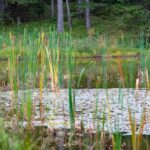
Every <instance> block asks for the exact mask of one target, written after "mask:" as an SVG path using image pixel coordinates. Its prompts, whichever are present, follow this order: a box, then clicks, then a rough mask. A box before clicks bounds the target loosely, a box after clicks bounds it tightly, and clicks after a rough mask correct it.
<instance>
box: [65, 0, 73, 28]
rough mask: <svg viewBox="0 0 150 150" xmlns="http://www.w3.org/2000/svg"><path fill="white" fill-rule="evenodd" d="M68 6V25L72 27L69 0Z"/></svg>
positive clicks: (67, 1)
mask: <svg viewBox="0 0 150 150" xmlns="http://www.w3.org/2000/svg"><path fill="white" fill-rule="evenodd" d="M66 6H67V17H68V27H69V29H71V27H72V26H71V13H70V7H69V0H66Z"/></svg>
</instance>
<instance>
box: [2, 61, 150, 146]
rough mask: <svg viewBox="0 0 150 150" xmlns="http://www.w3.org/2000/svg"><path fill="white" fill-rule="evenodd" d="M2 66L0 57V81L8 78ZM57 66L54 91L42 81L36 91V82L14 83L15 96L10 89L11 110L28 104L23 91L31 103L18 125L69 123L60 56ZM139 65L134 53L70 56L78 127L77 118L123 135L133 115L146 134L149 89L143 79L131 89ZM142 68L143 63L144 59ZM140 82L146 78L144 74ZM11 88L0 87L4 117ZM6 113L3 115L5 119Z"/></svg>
mask: <svg viewBox="0 0 150 150" xmlns="http://www.w3.org/2000/svg"><path fill="white" fill-rule="evenodd" d="M7 67H8V66H7V63H6V62H1V63H0V80H1V83H2V81H8V79H7V78H8V71H7ZM20 67H22V62H20ZM59 67H60V68H61V69H60V70H59V84H60V86H61V88H60V89H59V91H58V92H52V91H51V90H50V89H49V88H47V86H46V87H44V88H43V89H42V93H41V91H40V89H39V88H38V87H37V88H35V89H25V90H23V89H20V90H19V91H18V92H17V96H16V95H15V100H14V101H15V103H16V105H15V106H17V107H16V108H14V110H15V111H16V112H18V111H19V112H21V110H22V106H26V105H28V97H30V98H29V99H30V100H31V101H32V102H31V103H32V104H31V105H32V108H34V109H33V110H31V111H30V112H31V118H32V119H31V118H30V117H29V118H30V119H29V118H28V117H27V118H26V119H23V120H22V121H21V122H20V123H21V124H20V125H21V126H22V127H25V126H26V125H27V124H28V123H29V122H30V123H31V124H32V125H33V126H35V127H37V126H41V127H42V126H44V127H47V128H52V129H64V128H65V129H69V128H70V125H71V122H70V118H71V116H70V104H69V90H68V89H67V87H68V80H69V75H68V71H67V65H66V61H64V60H63V61H61V63H60V66H59ZM141 68H142V62H141V59H140V58H128V59H127V58H126V59H124V58H122V59H120V58H118V59H102V60H100V59H94V60H93V59H88V60H87V59H79V60H76V63H75V64H74V67H73V72H72V74H71V76H72V93H73V94H72V95H73V98H72V101H73V104H74V106H73V109H74V117H75V127H76V128H80V127H81V123H82V124H83V126H84V129H85V130H87V131H88V130H89V129H91V130H92V133H94V134H96V133H97V130H98V129H99V130H104V131H105V132H106V133H112V134H116V133H118V132H119V133H121V134H122V135H123V136H124V139H125V141H127V140H126V137H127V136H129V135H131V134H132V130H131V123H132V122H131V120H132V121H134V120H135V121H136V131H135V132H136V134H138V133H139V132H140V131H141V122H142V121H143V120H144V121H145V123H144V126H143V128H142V134H144V135H147V136H149V135H150V122H149V118H150V91H149V90H148V88H147V87H146V84H143V85H141V87H140V89H139V90H138V89H135V86H136V79H137V78H138V73H139V70H140V69H141ZM144 68H148V69H149V63H148V61H147V62H146V63H145V66H144ZM20 74H21V73H20ZM143 83H146V81H145V78H144V77H143ZM13 94H14V93H13V92H12V91H9V90H2V91H1V92H0V109H1V112H0V114H1V116H3V117H4V118H5V115H6V114H9V111H10V109H11V105H12V95H13ZM25 113H27V112H25ZM11 117H12V116H11ZM130 117H131V118H130ZM12 118H14V116H13V117H12ZM7 119H8V118H7ZM7 119H6V118H5V119H4V120H5V121H6V122H7ZM9 120H12V119H9ZM8 126H9V125H8ZM10 126H11V125H10ZM128 142H129V141H128ZM128 142H127V143H128ZM129 143H130V142H129ZM129 145H130V144H129ZM129 147H130V146H129ZM77 149H78V148H77Z"/></svg>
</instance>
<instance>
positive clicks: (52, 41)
mask: <svg viewBox="0 0 150 150" xmlns="http://www.w3.org/2000/svg"><path fill="white" fill-rule="evenodd" d="M46 31H47V32H46ZM46 31H45V29H44V28H40V29H37V28H34V30H33V31H32V29H29V28H24V30H23V34H21V33H19V34H18V33H17V32H9V33H8V34H7V33H4V32H3V33H2V38H1V39H0V40H1V41H2V42H1V45H0V46H1V48H2V51H9V53H8V56H7V57H8V61H7V63H8V79H9V86H10V90H11V92H12V96H11V98H12V99H11V106H12V111H13V114H16V115H17V118H18V122H19V121H20V120H21V121H22V123H23V122H24V121H27V123H28V127H29V128H28V130H32V127H31V126H32V119H33V114H34V111H35V110H34V109H35V108H34V103H33V101H34V100H33V99H32V90H34V89H37V88H38V90H39V97H38V98H37V100H39V104H40V106H39V107H40V118H41V122H44V118H43V116H44V115H43V114H44V113H45V112H46V111H45V108H44V105H43V89H44V88H49V89H50V91H51V92H59V88H60V87H61V86H62V80H63V79H62V76H63V75H62V74H63V69H62V67H63V66H62V64H61V60H65V65H66V66H67V72H66V74H67V76H68V86H67V88H68V103H69V117H70V130H69V132H70V135H68V141H66V143H63V144H68V145H72V144H75V145H78V144H79V146H80V149H82V148H84V149H96V150H99V149H105V148H106V146H107V147H113V149H114V150H119V149H121V147H122V134H121V133H119V132H116V133H113V132H112V131H113V129H112V126H111V123H112V120H111V119H112V115H111V111H110V110H111V105H110V100H109V97H108V78H107V75H108V63H107V59H106V58H105V57H106V56H109V55H110V54H114V55H116V54H117V55H116V56H121V55H124V54H126V52H127V51H126V50H128V49H132V50H135V51H134V54H135V53H136V54H138V53H140V54H141V57H140V61H139V64H140V67H141V71H142V72H143V73H144V79H143V83H142V88H144V87H146V88H147V89H149V86H150V85H149V84H150V82H149V57H148V56H147V59H145V57H144V51H146V52H147V49H146V48H145V43H144V41H143V40H144V39H143V36H144V35H143V33H141V37H140V41H134V40H129V39H128V38H126V37H125V36H124V35H123V34H122V33H121V37H119V38H118V39H115V38H114V37H111V38H109V37H108V36H107V35H106V34H105V35H101V36H99V37H94V36H93V35H94V32H95V31H94V29H93V30H91V31H90V33H89V37H86V38H85V39H82V40H81V41H79V39H73V38H72V37H71V35H70V34H69V33H63V34H58V33H57V32H56V30H55V28H54V27H50V28H48V29H47V30H46ZM18 32H19V31H18ZM4 35H5V38H3V36H4ZM147 45H148V43H146V46H147ZM128 46H129V47H128ZM121 49H124V51H121ZM80 52H81V53H80ZM82 52H83V54H85V53H86V54H87V55H89V54H88V53H90V55H97V54H98V55H100V56H102V57H103V58H104V59H102V61H101V62H100V63H101V68H97V69H98V70H100V72H101V74H100V77H99V78H97V84H96V87H97V89H98V88H99V86H100V85H99V82H100V81H102V88H104V89H105V90H106V93H105V94H106V104H105V106H103V110H102V112H99V108H98V100H99V99H98V96H97V97H95V99H96V100H95V118H96V119H97V131H96V132H93V131H92V129H91V130H90V131H88V132H86V131H85V129H84V122H83V120H82V121H81V127H80V130H79V131H78V132H76V126H75V122H76V120H75V118H76V93H75V83H74V74H75V70H76V64H77V62H76V61H77V60H76V58H77V57H78V56H80V55H79V54H81V56H82ZM129 52H130V51H129ZM116 63H117V71H118V76H119V77H118V80H119V81H118V87H119V97H118V101H119V103H120V105H121V106H122V107H123V105H124V103H123V95H122V91H121V89H122V88H126V86H127V85H126V84H125V78H126V76H125V72H124V67H125V66H123V62H122V61H121V60H119V59H117V60H116ZM91 64H92V61H90V62H89V63H88V64H87V66H85V67H83V68H82V69H81V72H80V75H79V78H78V82H77V88H79V87H80V83H81V81H82V79H83V74H84V73H85V72H86V69H87V67H88V65H91ZM128 68H129V71H130V75H129V77H128V81H129V82H130V83H128V84H130V85H129V86H131V87H134V86H135V83H134V79H133V76H134V75H135V74H134V72H133V64H130V65H129V67H128ZM93 73H94V72H93ZM133 84H134V85H133ZM59 86H60V87H59ZM19 89H21V90H23V91H27V93H25V92H24V97H22V98H21V108H20V107H19V102H20V100H19V98H18V97H19V96H18V90H19ZM138 90H139V89H138ZM14 110H15V111H14ZM56 111H57V110H56ZM106 112H107V113H108V116H107V118H106V116H105V113H106ZM128 113H129V121H130V126H131V133H132V148H133V150H138V149H140V148H141V143H142V133H143V129H144V125H145V112H144V110H143V114H142V117H141V123H140V127H139V133H138V135H137V133H136V120H135V119H134V118H135V117H133V115H132V113H131V110H130V109H129V112H128ZM50 117H51V116H50ZM51 119H53V118H51ZM106 119H107V120H108V122H109V130H108V131H107V133H106V132H105V131H106V129H105V124H106ZM100 125H102V126H100ZM19 128H21V127H19ZM1 130H2V129H1V128H0V131H1ZM24 132H26V131H24ZM78 133H80V134H78ZM106 134H108V136H107V137H106ZM77 135H80V138H79V137H78V136H77ZM8 136H9V135H8V134H7V133H5V131H4V130H2V137H1V138H0V140H2V143H3V145H2V146H3V147H2V149H9V148H8V147H7V143H8V140H9V138H8ZM17 140H18V139H17ZM76 141H78V142H77V143H76ZM107 141H110V143H108V142H107ZM29 144H31V143H30V142H29ZM106 144H107V145H106ZM109 144H110V145H109ZM31 145H32V144H31ZM18 146H20V145H19V144H18Z"/></svg>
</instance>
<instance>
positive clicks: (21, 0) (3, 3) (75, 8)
mask: <svg viewBox="0 0 150 150" xmlns="http://www.w3.org/2000/svg"><path fill="white" fill-rule="evenodd" d="M115 4H121V5H140V6H142V7H143V9H147V10H149V11H150V0H0V22H1V23H5V22H19V21H21V22H25V21H31V20H38V19H40V20H41V19H51V20H57V29H58V32H63V31H64V18H65V19H66V18H67V19H66V20H65V21H67V22H68V28H69V29H71V28H72V17H74V16H75V17H76V18H78V19H80V20H81V19H83V20H85V27H86V29H87V30H89V29H90V28H91V18H90V16H91V11H93V10H94V11H95V12H96V11H100V10H101V6H104V5H106V6H107V5H109V6H113V5H115ZM94 8H97V9H94Z"/></svg>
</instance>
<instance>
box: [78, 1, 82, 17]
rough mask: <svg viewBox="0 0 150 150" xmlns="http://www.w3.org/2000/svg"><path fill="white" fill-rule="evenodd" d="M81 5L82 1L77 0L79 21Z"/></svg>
mask: <svg viewBox="0 0 150 150" xmlns="http://www.w3.org/2000/svg"><path fill="white" fill-rule="evenodd" d="M81 5H82V0H78V16H79V19H81V18H82V9H81Z"/></svg>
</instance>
